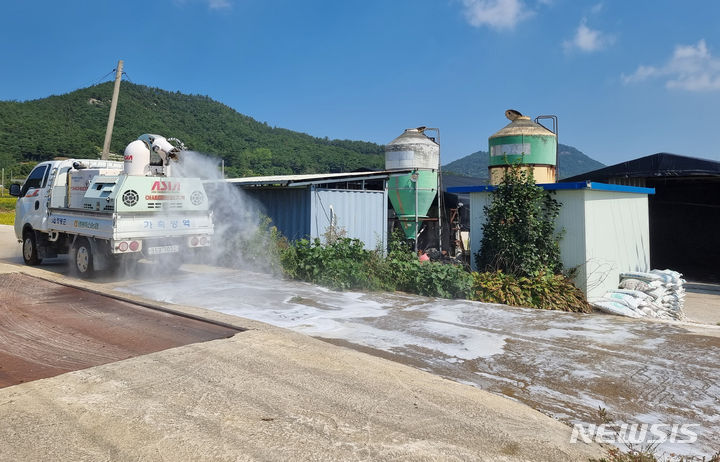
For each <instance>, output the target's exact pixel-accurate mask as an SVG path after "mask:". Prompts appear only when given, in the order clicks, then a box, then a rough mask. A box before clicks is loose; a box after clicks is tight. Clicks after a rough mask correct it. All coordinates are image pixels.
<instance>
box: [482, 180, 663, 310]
mask: <svg viewBox="0 0 720 462" xmlns="http://www.w3.org/2000/svg"><path fill="white" fill-rule="evenodd" d="M490 198H491V196H490V193H488V192H473V193H470V210H471V215H470V250H471V253H472V257H471V263H472V268H473V269H474V270H475V269H477V268H476V267H475V252H477V251H478V250H479V249H480V243H481V241H482V226H483V224H484V223H485V213H484V212H483V206H485V205H487V204H488V203H489V201H490ZM555 198H556V199H557V200H558V201H559V202H561V203H562V204H563V205H562V207H561V208H560V214H559V216H558V219H557V221H556V230H557V231H560V230H564V235H563V238H562V240H561V241H560V252H561V256H562V262H563V266H564V267H565V268H566V269H570V268H577V276H576V278H575V283H576V285H577V286H578V287H579V288H580V289H582V290H583V292H585V293H586V294H587V296H588V297H591V298H592V297H601V296H602V295H603V294H604V293H605V292H606V291H607V290H609V289H611V288H617V284H618V278H619V274H620V273H622V272H625V271H647V270H648V269H650V240H649V224H648V206H647V194H636V193H629V192H615V191H598V190H589V189H580V190H560V191H557V194H556V195H555Z"/></svg>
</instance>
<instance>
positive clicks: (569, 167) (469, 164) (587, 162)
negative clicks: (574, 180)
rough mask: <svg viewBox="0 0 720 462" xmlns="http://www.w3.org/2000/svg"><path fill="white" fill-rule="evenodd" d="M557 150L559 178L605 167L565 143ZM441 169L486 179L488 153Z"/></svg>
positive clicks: (471, 155)
mask: <svg viewBox="0 0 720 462" xmlns="http://www.w3.org/2000/svg"><path fill="white" fill-rule="evenodd" d="M558 150H559V152H558V164H559V165H560V172H559V177H560V179H562V178H568V177H571V176H575V175H579V174H581V173H585V172H589V171H592V170H596V169H598V168H601V167H605V165H604V164H601V163H600V162H598V161H596V160H594V159H591V158H590V157H588V156H586V155H585V154H583V153H582V152H581V151H579V150H577V149H575V148H574V147H572V146H568V145H567V144H559V145H558ZM443 171H445V172H452V173H457V174H458V175H465V176H473V177H476V178H481V179H483V180H485V181H488V179H489V177H488V153H487V151H478V152H474V153H472V154H470V155H468V156H465V157H463V158H461V159H458V160H455V161H453V162H450V163H448V164H447V165H443Z"/></svg>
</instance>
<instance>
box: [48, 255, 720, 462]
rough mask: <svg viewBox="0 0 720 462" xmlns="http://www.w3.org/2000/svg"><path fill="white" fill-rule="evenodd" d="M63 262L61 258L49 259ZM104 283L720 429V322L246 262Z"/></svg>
mask: <svg viewBox="0 0 720 462" xmlns="http://www.w3.org/2000/svg"><path fill="white" fill-rule="evenodd" d="M49 268H50V269H52V270H57V269H58V267H57V266H50V267H49ZM148 270H149V271H148V272H146V273H140V276H139V277H138V278H137V279H134V280H130V281H111V280H105V281H100V282H102V285H101V287H102V288H103V290H107V289H109V288H113V289H115V290H117V291H121V292H123V293H126V294H132V295H135V296H141V297H144V298H150V299H154V300H159V301H162V302H166V303H174V304H181V305H193V306H197V307H203V308H206V309H209V310H213V311H215V312H218V313H226V314H230V315H234V316H240V317H243V318H250V319H255V320H259V321H263V322H267V323H270V324H273V325H276V326H281V327H287V328H290V329H293V330H295V331H298V332H301V333H305V334H308V335H312V336H315V337H320V338H324V339H326V340H327V341H329V342H333V343H335V344H339V345H343V346H348V347H351V348H354V349H356V350H359V351H364V352H368V353H371V354H373V355H376V356H379V357H384V358H388V359H392V360H394V361H397V362H401V363H404V364H408V365H411V366H413V367H416V368H418V369H422V370H426V371H430V372H432V373H434V374H437V375H440V376H443V377H447V378H450V379H452V380H454V381H458V382H462V383H467V384H471V385H473V386H475V387H478V388H482V389H485V390H489V391H492V392H494V393H497V394H501V395H504V396H507V397H510V398H512V399H515V400H518V401H521V402H523V403H526V404H528V405H529V406H532V407H533V408H535V409H538V410H541V411H542V412H543V413H545V414H547V415H550V416H552V417H554V418H556V419H560V420H563V421H565V422H567V423H570V424H574V423H583V424H589V423H595V422H597V420H598V408H600V407H601V408H605V409H606V410H607V411H608V413H609V414H610V416H611V417H613V418H614V419H615V420H616V421H618V422H627V423H630V424H633V423H637V424H658V423H659V424H668V425H683V424H686V425H694V426H695V427H693V428H694V429H695V430H696V431H697V433H698V434H699V438H698V441H697V442H696V443H694V444H684V443H678V444H676V443H677V442H673V441H666V442H664V443H663V444H662V445H661V447H660V449H661V450H662V451H665V452H675V453H682V454H695V455H708V454H711V453H713V452H714V451H716V450H718V448H717V445H716V443H715V441H717V440H719V439H720V420H718V418H717V416H718V415H720V398H719V397H720V388H719V387H718V385H717V383H716V380H715V378H716V374H717V370H718V364H720V348H719V347H720V339H719V336H720V329H718V327H717V326H701V325H693V324H690V323H685V324H680V323H676V324H670V323H662V322H649V321H637V320H630V319H625V318H619V317H614V316H606V315H589V316H588V315H575V314H569V313H558V312H544V311H538V310H528V309H518V308H511V307H505V306H498V305H488V304H481V303H473V302H464V301H448V300H435V299H430V298H425V297H416V296H410V295H403V294H362V293H357V292H347V293H342V292H332V291H329V290H326V289H323V288H319V287H316V286H312V285H309V284H302V283H296V282H292V281H278V280H276V279H273V278H270V277H268V276H267V275H263V274H257V273H251V272H246V271H231V270H223V269H212V268H209V267H193V266H190V265H185V266H184V267H183V270H182V271H180V272H178V273H176V274H173V275H168V277H162V276H159V275H157V274H153V273H152V269H151V268H148Z"/></svg>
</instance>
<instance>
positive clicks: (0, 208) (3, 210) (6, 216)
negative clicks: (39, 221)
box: [0, 197, 17, 225]
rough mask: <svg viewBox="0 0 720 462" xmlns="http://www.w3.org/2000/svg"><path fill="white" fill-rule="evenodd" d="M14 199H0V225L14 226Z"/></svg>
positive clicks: (15, 200)
mask: <svg viewBox="0 0 720 462" xmlns="http://www.w3.org/2000/svg"><path fill="white" fill-rule="evenodd" d="M15 202H17V199H16V198H15V197H0V225H13V224H15Z"/></svg>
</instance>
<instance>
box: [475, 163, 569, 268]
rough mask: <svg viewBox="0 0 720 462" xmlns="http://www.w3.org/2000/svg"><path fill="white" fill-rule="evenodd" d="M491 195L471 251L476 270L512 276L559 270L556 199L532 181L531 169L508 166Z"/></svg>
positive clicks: (558, 206)
mask: <svg viewBox="0 0 720 462" xmlns="http://www.w3.org/2000/svg"><path fill="white" fill-rule="evenodd" d="M491 198H492V202H491V203H490V204H489V205H486V206H485V207H484V211H485V224H484V225H483V238H482V242H481V245H480V251H479V252H477V253H476V254H475V259H476V260H475V262H476V264H477V267H478V270H480V271H495V270H501V271H503V272H505V273H508V274H513V275H516V276H531V275H534V274H537V273H539V272H541V271H545V272H551V273H560V272H561V271H562V263H561V261H560V243H559V241H560V238H561V235H562V233H555V219H556V218H557V216H558V213H559V212H560V203H559V202H558V201H556V200H555V199H554V198H553V197H552V196H551V194H550V193H549V192H547V191H545V190H543V188H541V187H539V186H537V185H535V179H534V178H533V175H532V171H531V170H529V171H525V170H521V168H520V166H518V165H514V166H512V167H510V168H508V170H507V171H506V173H505V177H504V178H503V181H502V182H501V183H500V185H498V187H497V188H496V189H495V190H494V191H492V193H491Z"/></svg>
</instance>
